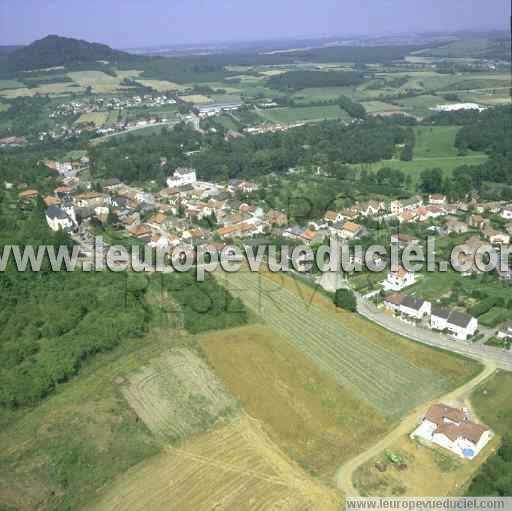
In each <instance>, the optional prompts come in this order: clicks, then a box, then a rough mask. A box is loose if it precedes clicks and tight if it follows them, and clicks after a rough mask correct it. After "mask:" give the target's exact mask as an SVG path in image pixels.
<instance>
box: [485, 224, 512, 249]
mask: <svg viewBox="0 0 512 511" xmlns="http://www.w3.org/2000/svg"><path fill="white" fill-rule="evenodd" d="M482 234H483V235H484V237H485V238H487V239H488V240H489V242H490V243H492V244H493V245H508V244H509V243H510V235H509V234H507V233H504V232H499V231H496V230H495V229H493V228H492V227H486V228H485V229H483V230H482Z"/></svg>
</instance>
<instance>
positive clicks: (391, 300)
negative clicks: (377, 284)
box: [384, 293, 406, 313]
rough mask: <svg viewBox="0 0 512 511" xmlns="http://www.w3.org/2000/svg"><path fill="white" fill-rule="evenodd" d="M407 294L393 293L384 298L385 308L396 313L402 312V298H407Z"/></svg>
mask: <svg viewBox="0 0 512 511" xmlns="http://www.w3.org/2000/svg"><path fill="white" fill-rule="evenodd" d="M405 296H406V295H405V294H403V293H393V294H391V295H388V296H386V297H385V298H384V308H385V309H386V310H389V311H393V312H395V313H399V312H400V305H401V304H402V300H403V299H404V298H405Z"/></svg>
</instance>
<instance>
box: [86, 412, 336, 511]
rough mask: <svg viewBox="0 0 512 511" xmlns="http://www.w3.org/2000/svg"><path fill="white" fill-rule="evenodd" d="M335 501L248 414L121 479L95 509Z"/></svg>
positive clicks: (273, 506) (282, 506) (328, 505)
mask: <svg viewBox="0 0 512 511" xmlns="http://www.w3.org/2000/svg"><path fill="white" fill-rule="evenodd" d="M339 508H340V498H339V497H338V496H336V494H335V493H334V492H333V491H332V490H330V489H328V488H325V487H323V486H321V485H320V484H319V483H317V482H314V481H311V480H309V479H308V478H307V477H306V476H305V475H304V474H303V473H302V471H301V470H300V469H299V468H298V467H296V466H295V465H293V464H292V463H290V462H289V461H288V460H287V459H286V457H285V456H284V455H283V454H282V452H280V451H279V449H277V448H276V447H275V446H274V445H273V444H272V442H270V440H269V439H268V437H267V436H266V435H265V433H264V432H263V431H262V430H261V428H260V427H259V425H258V423H257V422H256V421H254V420H252V419H250V418H249V417H247V416H242V417H239V418H237V419H236V420H234V421H233V422H232V423H230V424H229V425H226V426H224V427H222V428H219V429H217V430H215V431H213V432H210V433H208V434H205V435H201V436H199V437H197V438H195V439H192V440H190V441H187V442H186V443H184V444H183V445H182V446H181V447H180V448H178V449H173V448H170V449H169V450H168V451H167V452H166V453H165V454H163V455H160V456H157V457H155V458H153V459H152V460H149V461H148V462H146V463H143V464H141V465H139V466H137V467H134V469H132V470H130V471H129V472H127V473H126V474H125V475H123V476H122V477H120V478H119V479H118V480H117V482H115V483H114V484H113V485H112V486H111V487H109V489H108V490H107V491H106V493H105V494H104V495H103V496H102V497H100V498H99V500H98V502H97V503H95V504H94V506H92V507H91V508H90V509H91V510H92V509H94V510H95V511H116V510H119V511H146V510H148V509H150V510H151V511H159V510H166V511H168V510H170V509H175V510H180V511H187V510H190V511H201V510H205V511H211V510H220V509H222V510H233V511H239V510H244V511H245V510H266V509H268V510H283V511H284V510H290V509H293V510H296V511H302V510H303V511H306V510H312V509H322V510H327V511H328V510H336V509H339Z"/></svg>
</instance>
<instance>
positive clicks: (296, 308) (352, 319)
mask: <svg viewBox="0 0 512 511" xmlns="http://www.w3.org/2000/svg"><path fill="white" fill-rule="evenodd" d="M219 278H221V279H222V280H223V281H224V282H225V285H226V286H227V288H228V289H229V290H230V291H231V292H232V293H233V294H234V295H235V296H239V297H240V298H241V299H242V300H243V301H244V303H245V304H246V305H247V306H248V307H249V308H250V309H251V310H252V311H253V312H254V313H256V314H258V315H259V316H260V317H262V318H264V320H265V322H266V323H267V324H268V325H269V326H271V327H272V328H273V329H274V330H275V331H276V332H277V333H278V334H280V335H283V336H285V337H287V338H288V339H289V340H290V341H291V342H292V344H293V345H294V346H295V347H297V348H299V349H300V350H301V351H302V352H303V353H305V354H306V355H307V356H308V357H309V358H310V359H311V360H313V361H314V362H315V364H317V366H318V367H320V368H321V369H323V370H324V371H325V372H326V373H327V374H329V375H330V376H331V377H333V378H334V379H335V380H336V381H337V382H338V383H339V384H340V385H343V386H348V387H350V388H351V389H352V391H353V392H354V393H355V395H356V396H357V397H358V398H360V399H363V400H366V401H367V402H368V403H370V404H371V405H372V406H374V407H375V408H376V409H377V410H378V411H379V412H381V413H383V414H385V415H388V416H391V417H399V416H403V415H405V414H407V412H409V411H410V410H411V409H412V408H414V407H415V406H416V405H418V404H420V403H423V402H425V401H428V400H430V399H432V398H433V397H435V396H438V395H441V394H442V393H443V392H444V391H446V390H449V389H450V388H451V387H452V385H453V383H455V381H456V382H457V384H460V381H461V379H460V378H459V377H460V376H462V381H465V379H466V378H467V377H469V376H471V374H473V373H474V371H475V370H477V367H478V364H476V363H475V364H474V366H475V367H473V365H471V364H472V363H471V362H466V361H465V360H463V359H460V358H457V357H453V358H452V356H451V355H448V354H443V355H442V354H441V353H440V352H437V351H433V350H430V352H431V353H429V349H428V348H425V349H423V350H422V349H419V348H417V347H416V346H415V345H414V344H413V343H411V342H409V341H406V340H403V339H402V340H400V338H398V337H397V336H396V335H393V334H390V333H389V332H386V331H385V330H383V329H381V328H379V327H376V326H375V325H372V324H371V323H369V322H367V321H365V320H363V319H361V318H359V317H358V316H356V315H354V314H347V313H339V314H336V313H334V310H333V309H332V308H331V311H328V310H327V307H321V306H318V304H317V303H315V301H313V300H314V290H312V289H310V290H309V291H310V295H311V297H310V298H309V299H307V298H306V297H305V295H301V294H300V293H301V289H303V287H302V286H299V287H297V289H296V290H295V291H293V290H291V289H290V286H293V285H294V284H293V280H292V279H290V278H288V277H284V276H282V275H281V274H280V275H272V274H270V273H268V274H266V275H262V273H259V274H258V273H252V272H248V271H239V272H237V273H232V274H229V275H220V274H219ZM272 279H274V280H272ZM285 282H286V284H285ZM306 290H307V288H306ZM324 301H325V302H327V300H325V299H324ZM398 341H400V344H401V345H399V344H398ZM388 343H389V344H388ZM408 344H412V345H413V348H412V351H411V350H410V348H408ZM402 348H403V351H405V352H406V353H407V352H409V353H408V354H402ZM421 348H423V347H421ZM419 352H421V353H419ZM418 355H419V356H418ZM433 355H434V356H433ZM445 357H446V359H447V360H444V361H443V358H445ZM466 363H469V364H470V365H469V368H468V369H467V370H466V366H465V364H466ZM445 364H446V365H445ZM443 366H445V367H447V369H448V368H450V366H453V367H451V370H452V371H453V374H452V373H451V372H450V371H449V370H448V372H444V371H442V369H441V368H442V367H443ZM452 376H454V378H452Z"/></svg>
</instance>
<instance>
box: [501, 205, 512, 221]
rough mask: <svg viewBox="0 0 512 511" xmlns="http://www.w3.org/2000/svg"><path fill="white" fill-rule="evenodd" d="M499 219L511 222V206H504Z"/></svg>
mask: <svg viewBox="0 0 512 511" xmlns="http://www.w3.org/2000/svg"><path fill="white" fill-rule="evenodd" d="M500 216H501V218H503V219H504V220H512V205H509V206H505V207H504V208H503V209H502V210H501V213H500Z"/></svg>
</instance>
